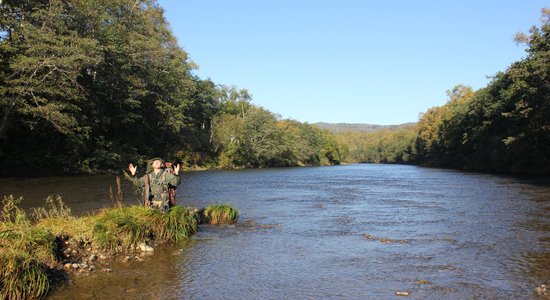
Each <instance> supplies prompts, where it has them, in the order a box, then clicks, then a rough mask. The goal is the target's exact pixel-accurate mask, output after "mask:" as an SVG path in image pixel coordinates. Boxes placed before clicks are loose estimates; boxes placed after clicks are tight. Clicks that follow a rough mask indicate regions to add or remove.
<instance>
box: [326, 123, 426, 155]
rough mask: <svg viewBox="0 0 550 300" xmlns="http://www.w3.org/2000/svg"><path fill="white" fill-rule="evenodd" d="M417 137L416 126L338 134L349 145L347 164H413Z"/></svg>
mask: <svg viewBox="0 0 550 300" xmlns="http://www.w3.org/2000/svg"><path fill="white" fill-rule="evenodd" d="M416 136H417V133H416V127H415V126H414V125H410V126H406V127H402V128H398V129H382V130H376V131H372V132H357V131H355V132H354V131H343V132H340V133H338V134H337V138H338V140H339V141H340V143H342V144H345V145H347V157H346V162H349V163H355V162H364V163H412V160H413V157H414V150H413V147H412V146H413V143H414V140H415V138H416Z"/></svg>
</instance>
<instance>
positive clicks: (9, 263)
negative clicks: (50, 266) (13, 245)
mask: <svg viewBox="0 0 550 300" xmlns="http://www.w3.org/2000/svg"><path fill="white" fill-rule="evenodd" d="M49 290H50V282H49V279H48V273H47V269H46V267H44V265H43V264H41V263H40V262H39V261H38V260H37V259H36V258H34V257H33V256H32V255H30V254H29V253H26V252H23V251H18V250H11V249H6V248H2V249H0V298H1V299H14V300H18V299H39V298H43V297H45V296H46V295H47V293H48V291H49Z"/></svg>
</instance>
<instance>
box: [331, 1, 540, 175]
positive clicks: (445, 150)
mask: <svg viewBox="0 0 550 300" xmlns="http://www.w3.org/2000/svg"><path fill="white" fill-rule="evenodd" d="M516 42H518V43H521V44H524V45H526V53H527V56H526V57H525V58H524V59H522V60H520V61H518V62H515V63H513V64H512V65H511V66H510V67H509V68H508V69H507V70H506V71H504V72H499V73H497V74H496V75H495V76H494V77H493V78H492V80H491V82H490V83H489V84H488V85H487V86H486V87H484V88H482V89H480V90H477V91H473V90H472V88H470V87H467V86H463V85H458V86H456V87H454V88H453V89H452V90H450V91H448V96H449V99H448V102H447V103H446V104H445V105H443V106H440V107H433V108H430V109H429V110H428V111H426V112H425V113H424V114H423V115H422V116H421V118H420V120H419V121H418V123H417V125H416V126H413V127H410V128H409V129H406V130H404V131H403V132H398V131H383V132H378V133H375V134H362V135H361V134H357V133H355V135H359V137H355V138H353V136H352V135H353V134H351V133H346V134H339V138H340V139H344V140H346V139H347V140H348V142H347V143H348V144H349V147H350V155H349V157H348V158H349V159H351V160H355V161H363V162H398V163H399V162H405V163H416V164H422V165H431V166H440V167H450V168H459V169H466V170H479V171H490V172H513V173H531V174H550V9H543V17H542V24H541V26H540V27H537V26H533V27H532V28H531V30H530V31H529V34H523V33H520V34H518V35H517V36H516ZM349 140H352V141H351V142H350V141H349Z"/></svg>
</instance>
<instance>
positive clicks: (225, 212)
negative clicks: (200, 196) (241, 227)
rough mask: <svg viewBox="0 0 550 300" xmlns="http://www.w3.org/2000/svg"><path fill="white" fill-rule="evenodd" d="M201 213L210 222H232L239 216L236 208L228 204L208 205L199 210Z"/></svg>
mask: <svg viewBox="0 0 550 300" xmlns="http://www.w3.org/2000/svg"><path fill="white" fill-rule="evenodd" d="M201 215H202V218H203V219H204V220H205V221H206V222H207V223H210V224H233V223H235V222H237V219H238V218H239V213H238V212H237V210H236V209H235V208H233V207H231V206H230V205H229V204H214V205H209V206H207V207H206V208H204V209H203V210H201Z"/></svg>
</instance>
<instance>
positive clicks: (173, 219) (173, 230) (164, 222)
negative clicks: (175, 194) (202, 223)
mask: <svg viewBox="0 0 550 300" xmlns="http://www.w3.org/2000/svg"><path fill="white" fill-rule="evenodd" d="M154 227H155V232H156V233H157V236H158V237H159V238H161V239H164V240H168V241H172V242H179V241H182V240H185V239H187V238H189V237H191V235H192V234H194V233H195V232H197V218H196V216H195V213H194V212H192V211H191V210H190V209H188V208H186V207H183V206H179V205H177V206H174V207H172V209H171V210H170V212H169V213H168V214H167V215H164V216H163V217H162V218H158V222H156V223H155V224H154Z"/></svg>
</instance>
